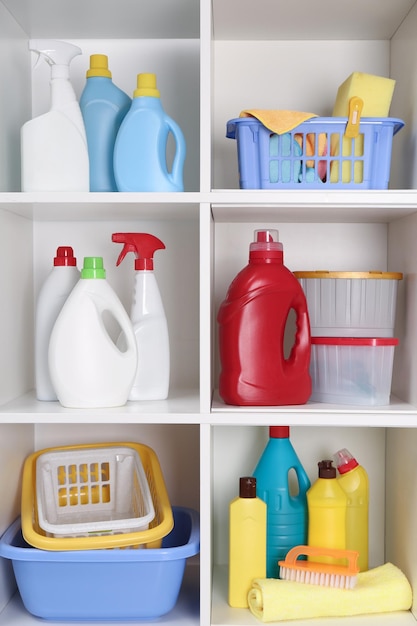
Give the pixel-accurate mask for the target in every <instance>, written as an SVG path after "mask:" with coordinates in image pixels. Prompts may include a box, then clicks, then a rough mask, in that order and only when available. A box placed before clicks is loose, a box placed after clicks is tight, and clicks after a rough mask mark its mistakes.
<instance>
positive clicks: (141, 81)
mask: <svg viewBox="0 0 417 626" xmlns="http://www.w3.org/2000/svg"><path fill="white" fill-rule="evenodd" d="M160 95H161V94H160V93H159V90H158V89H157V88H156V75H155V74H138V75H137V88H136V89H135V91H134V92H133V97H134V98H138V97H139V96H151V97H153V98H159V97H160Z"/></svg>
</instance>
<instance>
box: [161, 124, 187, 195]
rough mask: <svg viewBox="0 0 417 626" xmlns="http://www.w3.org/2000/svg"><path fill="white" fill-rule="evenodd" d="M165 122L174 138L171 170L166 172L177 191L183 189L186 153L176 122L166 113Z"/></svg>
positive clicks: (181, 134)
mask: <svg viewBox="0 0 417 626" xmlns="http://www.w3.org/2000/svg"><path fill="white" fill-rule="evenodd" d="M165 122H166V125H167V127H168V130H169V131H170V132H171V133H172V135H173V137H174V139H175V155H174V160H173V162H172V168H171V172H168V177H169V179H170V180H171V182H172V183H173V184H174V185H175V186H176V187H178V190H179V191H183V190H184V183H183V169H184V161H185V154H186V144H185V139H184V135H183V132H182V130H181V128H180V127H179V126H178V124H177V123H176V122H175V121H174V120H173V119H172V118H170V117H169V116H168V115H167V116H166V117H165Z"/></svg>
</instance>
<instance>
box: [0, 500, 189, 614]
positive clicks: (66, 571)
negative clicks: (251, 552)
mask: <svg viewBox="0 0 417 626" xmlns="http://www.w3.org/2000/svg"><path fill="white" fill-rule="evenodd" d="M172 510H173V514H174V528H173V530H172V531H171V532H170V533H169V535H167V536H166V537H165V538H164V540H163V543H162V547H161V548H159V549H131V548H128V549H115V550H80V551H71V552H69V551H68V552H64V551H61V552H51V551H47V550H39V549H37V548H32V547H31V546H29V545H28V544H27V543H26V542H25V540H24V539H23V536H22V532H21V526H20V518H19V519H17V520H16V521H15V522H14V523H13V524H12V525H11V526H10V527H9V528H8V529H7V530H6V532H5V533H4V535H3V537H2V538H1V539H0V556H2V557H4V558H6V559H10V560H11V561H12V564H13V569H14V573H15V577H16V582H17V586H18V588H19V591H20V595H21V598H22V601H23V604H24V606H25V607H26V609H27V610H28V611H29V612H30V613H32V614H33V615H35V616H37V617H42V618H44V619H49V620H67V621H80V620H84V621H97V620H100V621H109V620H113V621H114V620H116V621H121V620H144V619H156V618H158V617H161V616H162V615H165V614H166V613H168V612H169V611H170V610H171V609H172V608H173V607H174V606H175V604H176V602H177V599H178V595H179V592H180V588H181V584H182V580H183V576H184V570H185V565H186V560H187V558H188V557H191V556H193V555H195V554H197V553H198V552H199V549H200V518H199V514H198V513H197V512H196V511H194V510H193V509H188V508H185V507H172Z"/></svg>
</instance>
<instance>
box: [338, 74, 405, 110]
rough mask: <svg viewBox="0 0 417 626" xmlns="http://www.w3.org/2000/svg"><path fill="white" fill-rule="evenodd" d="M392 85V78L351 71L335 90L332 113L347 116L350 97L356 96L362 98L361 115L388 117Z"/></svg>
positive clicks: (393, 83)
mask: <svg viewBox="0 0 417 626" xmlns="http://www.w3.org/2000/svg"><path fill="white" fill-rule="evenodd" d="M394 87H395V80H393V79H392V78H384V77H383V76H374V75H373V74H364V73H363V72H353V74H351V75H350V76H349V77H348V78H347V79H346V80H345V82H344V83H342V84H341V85H340V87H339V89H338V91H337V96H336V102H335V105H334V109H333V115H334V116H335V117H347V115H348V112H349V101H350V99H351V98H353V96H358V97H359V98H361V99H362V100H363V109H362V117H388V114H389V109H390V106H391V100H392V96H393V93H394Z"/></svg>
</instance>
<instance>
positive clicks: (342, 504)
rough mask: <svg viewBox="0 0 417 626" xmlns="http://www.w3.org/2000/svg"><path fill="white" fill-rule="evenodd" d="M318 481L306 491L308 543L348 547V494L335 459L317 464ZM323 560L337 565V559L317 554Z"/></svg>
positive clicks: (319, 545) (318, 559) (341, 547)
mask: <svg viewBox="0 0 417 626" xmlns="http://www.w3.org/2000/svg"><path fill="white" fill-rule="evenodd" d="M318 467H319V473H318V478H317V480H316V481H315V482H314V483H313V485H312V486H311V487H310V489H309V490H308V491H307V503H308V542H307V543H308V545H309V546H315V547H320V548H335V549H339V550H345V549H346V508H347V496H346V494H345V492H344V491H343V489H342V487H341V486H340V484H339V481H338V480H337V478H336V468H335V467H333V461H331V460H328V459H325V460H323V461H320V462H319V463H318ZM314 560H315V561H317V562H321V563H333V564H336V565H338V564H339V563H340V561H339V560H338V559H335V558H332V557H329V556H322V557H315V558H314Z"/></svg>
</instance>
